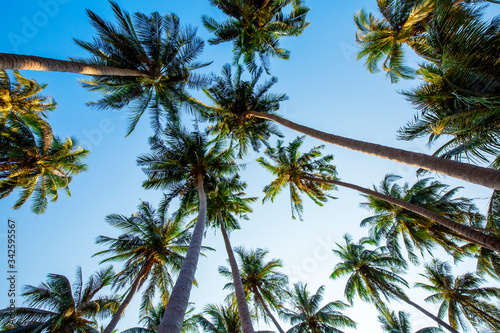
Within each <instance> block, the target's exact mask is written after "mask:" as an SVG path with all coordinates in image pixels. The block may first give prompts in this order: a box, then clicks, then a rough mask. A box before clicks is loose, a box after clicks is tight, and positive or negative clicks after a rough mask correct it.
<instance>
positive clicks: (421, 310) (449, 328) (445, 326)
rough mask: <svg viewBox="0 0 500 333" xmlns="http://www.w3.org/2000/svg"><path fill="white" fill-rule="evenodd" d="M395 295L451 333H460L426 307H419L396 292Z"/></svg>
mask: <svg viewBox="0 0 500 333" xmlns="http://www.w3.org/2000/svg"><path fill="white" fill-rule="evenodd" d="M393 294H394V295H395V296H396V297H398V298H399V299H400V300H402V301H403V302H406V303H407V304H409V305H411V306H413V307H414V308H415V309H417V310H419V311H420V312H422V313H423V314H424V315H426V316H427V317H429V318H431V319H432V320H434V321H436V322H437V323H438V324H439V325H441V326H443V327H444V328H446V329H447V330H448V331H450V332H452V333H460V332H459V331H457V330H456V329H454V328H453V327H451V326H450V325H449V324H448V323H446V322H445V321H443V320H442V319H440V318H438V317H436V316H435V315H433V314H432V313H430V312H429V311H427V310H426V309H424V308H423V307H421V306H420V305H418V304H416V303H413V302H412V301H410V300H409V299H408V298H406V297H402V296H401V295H398V294H396V293H393Z"/></svg>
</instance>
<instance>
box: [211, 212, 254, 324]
mask: <svg viewBox="0 0 500 333" xmlns="http://www.w3.org/2000/svg"><path fill="white" fill-rule="evenodd" d="M218 215H219V223H220V230H221V232H222V237H223V238H224V245H225V246H226V251H227V256H228V257H229V264H230V265H231V274H232V275H233V283H234V293H235V294H236V304H237V305H238V313H239V315H240V321H241V328H242V329H243V333H254V330H253V326H252V319H251V317H250V310H249V309H248V304H247V300H246V297H245V291H244V290H243V284H242V283H241V276H240V270H239V268H238V263H237V262H236V258H235V257H234V253H233V248H232V247H231V243H230V242H229V237H228V235H227V231H226V228H225V227H224V221H222V214H221V212H220V210H219V212H218Z"/></svg>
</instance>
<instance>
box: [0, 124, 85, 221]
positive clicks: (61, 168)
mask: <svg viewBox="0 0 500 333" xmlns="http://www.w3.org/2000/svg"><path fill="white" fill-rule="evenodd" d="M77 144H78V142H77V140H76V139H75V138H67V139H66V140H65V141H62V140H61V139H60V138H58V137H54V136H53V135H52V131H51V129H50V127H47V126H34V127H33V128H30V127H28V126H27V125H26V124H24V123H23V122H20V121H16V120H7V121H5V122H0V199H1V198H5V197H7V196H8V195H10V194H11V193H12V192H13V191H14V190H15V189H16V188H20V189H21V193H20V195H19V199H18V200H17V202H16V203H15V204H14V206H13V208H14V209H18V208H20V207H21V206H22V205H23V204H24V203H25V202H26V201H27V200H28V199H29V198H30V196H31V195H32V194H33V204H32V206H31V208H32V211H33V212H35V213H37V214H41V213H43V212H44V211H45V210H46V208H47V204H48V200H49V198H50V200H51V201H57V199H58V197H59V196H58V190H59V189H63V190H65V192H66V193H67V194H68V195H70V192H69V187H68V185H69V183H70V182H71V180H72V179H73V175H75V174H78V173H80V172H81V171H86V170H87V165H86V164H83V163H82V160H83V159H84V158H85V157H86V156H87V155H88V154H89V151H88V150H85V149H83V148H82V147H79V146H77Z"/></svg>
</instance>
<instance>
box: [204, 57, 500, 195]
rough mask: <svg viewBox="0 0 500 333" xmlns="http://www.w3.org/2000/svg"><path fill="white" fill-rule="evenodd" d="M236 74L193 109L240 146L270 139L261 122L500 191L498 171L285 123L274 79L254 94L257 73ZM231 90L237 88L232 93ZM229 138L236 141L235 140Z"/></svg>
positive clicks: (226, 72) (228, 72)
mask: <svg viewBox="0 0 500 333" xmlns="http://www.w3.org/2000/svg"><path fill="white" fill-rule="evenodd" d="M240 71H241V68H239V69H238V70H237V75H236V77H235V78H234V79H233V78H232V75H231V70H230V67H229V66H227V65H226V66H225V67H224V69H223V71H222V76H221V77H219V78H217V79H216V80H215V82H216V83H215V84H214V85H213V86H212V88H211V89H208V90H206V93H207V94H208V95H209V98H210V99H212V101H213V102H214V105H213V106H207V105H202V104H198V106H197V108H198V109H199V110H200V111H202V112H203V113H204V116H205V117H206V118H208V119H211V120H212V121H213V122H215V125H214V126H218V127H220V128H222V129H225V131H226V132H228V133H229V132H233V131H234V132H235V133H238V136H240V137H241V138H243V139H245V141H243V142H248V140H249V139H248V138H264V137H266V136H267V137H268V136H270V135H271V134H272V133H271V132H270V131H268V130H267V127H269V126H270V125H265V124H263V120H264V122H265V121H266V120H269V121H273V122H276V123H278V124H281V125H283V126H286V127H288V128H290V129H292V130H294V131H297V132H300V133H302V134H305V135H308V136H310V137H313V138H316V139H318V140H321V141H324V142H326V143H330V144H334V145H338V146H341V147H344V148H348V149H351V150H355V151H359V152H362V153H365V154H370V155H375V156H378V157H381V158H385V159H389V160H392V161H396V162H399V163H403V164H407V165H412V166H416V167H419V168H424V169H426V170H430V171H435V172H438V173H442V174H445V175H449V176H452V177H455V178H459V179H463V180H465V181H468V182H472V183H476V184H479V185H483V186H486V187H490V188H498V189H500V171H498V170H492V169H488V168H483V167H479V166H475V165H470V164H465V163H461V162H457V161H452V160H447V159H442V158H438V157H435V156H428V155H425V154H421V153H414V152H410V151H405V150H401V149H397V148H391V147H386V146H381V145H378V144H374V143H369V142H364V141H359V140H355V139H349V138H345V137H341V136H338V135H334V134H329V133H326V132H322V131H318V130H315V129H313V128H310V127H306V126H302V125H299V124H296V123H294V122H291V121H289V120H286V119H284V118H282V117H280V116H278V115H277V114H276V111H277V110H278V108H279V103H280V102H282V101H283V100H285V99H286V96H285V95H274V94H269V93H267V92H268V91H269V89H270V88H271V86H272V85H273V84H274V83H275V82H276V78H272V79H271V81H268V82H266V83H265V84H264V85H263V86H262V87H261V88H260V89H256V91H254V89H255V84H256V79H258V75H259V73H256V74H255V75H253V80H252V81H251V82H245V81H241V73H240ZM252 82H253V83H252ZM235 87H236V88H238V87H241V88H239V89H238V90H235ZM212 89H213V91H212ZM240 89H241V90H240ZM243 92H244V93H243ZM262 97H265V99H264V104H259V103H257V104H256V103H255V101H258V100H259V99H260V98H262ZM256 106H258V107H259V108H258V109H257V110H256V109H254V107H256ZM252 132H253V133H252ZM233 138H234V139H237V136H236V135H235V136H234V137H233Z"/></svg>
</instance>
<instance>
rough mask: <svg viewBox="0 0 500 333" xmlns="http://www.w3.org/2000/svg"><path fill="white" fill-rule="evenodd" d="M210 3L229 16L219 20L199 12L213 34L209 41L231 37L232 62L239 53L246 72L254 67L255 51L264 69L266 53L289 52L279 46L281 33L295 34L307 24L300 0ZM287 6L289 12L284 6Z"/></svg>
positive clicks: (284, 54)
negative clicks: (227, 18)
mask: <svg viewBox="0 0 500 333" xmlns="http://www.w3.org/2000/svg"><path fill="white" fill-rule="evenodd" d="M210 3H211V4H212V6H215V7H217V8H219V9H220V10H222V11H223V12H224V14H226V15H227V16H229V20H227V21H225V22H222V23H219V22H217V21H216V20H215V19H213V18H211V17H209V16H207V15H203V16H202V20H203V25H204V26H205V28H207V30H208V31H209V32H211V33H213V34H214V35H215V37H214V38H212V39H210V40H209V43H210V44H212V45H214V44H220V43H224V42H229V41H233V47H234V48H233V52H234V53H235V56H234V60H235V61H234V62H235V63H237V62H238V60H239V59H240V57H241V56H243V62H244V63H245V64H246V65H247V66H248V68H249V70H250V72H256V71H257V65H256V63H255V57H256V55H259V57H260V59H261V62H262V65H263V66H264V67H265V69H266V72H269V69H270V64H269V57H270V56H271V57H277V58H280V59H288V58H289V57H290V52H289V51H287V50H284V49H282V48H280V47H279V39H280V38H281V37H283V36H299V35H300V34H301V33H302V31H304V29H305V28H306V27H307V26H308V25H309V22H307V21H306V15H307V13H308V12H309V8H308V7H307V6H305V5H304V3H303V1H302V0H253V1H245V0H236V1H235V0H210ZM287 6H291V11H290V13H289V14H285V13H284V10H285V8H286V7H287Z"/></svg>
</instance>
